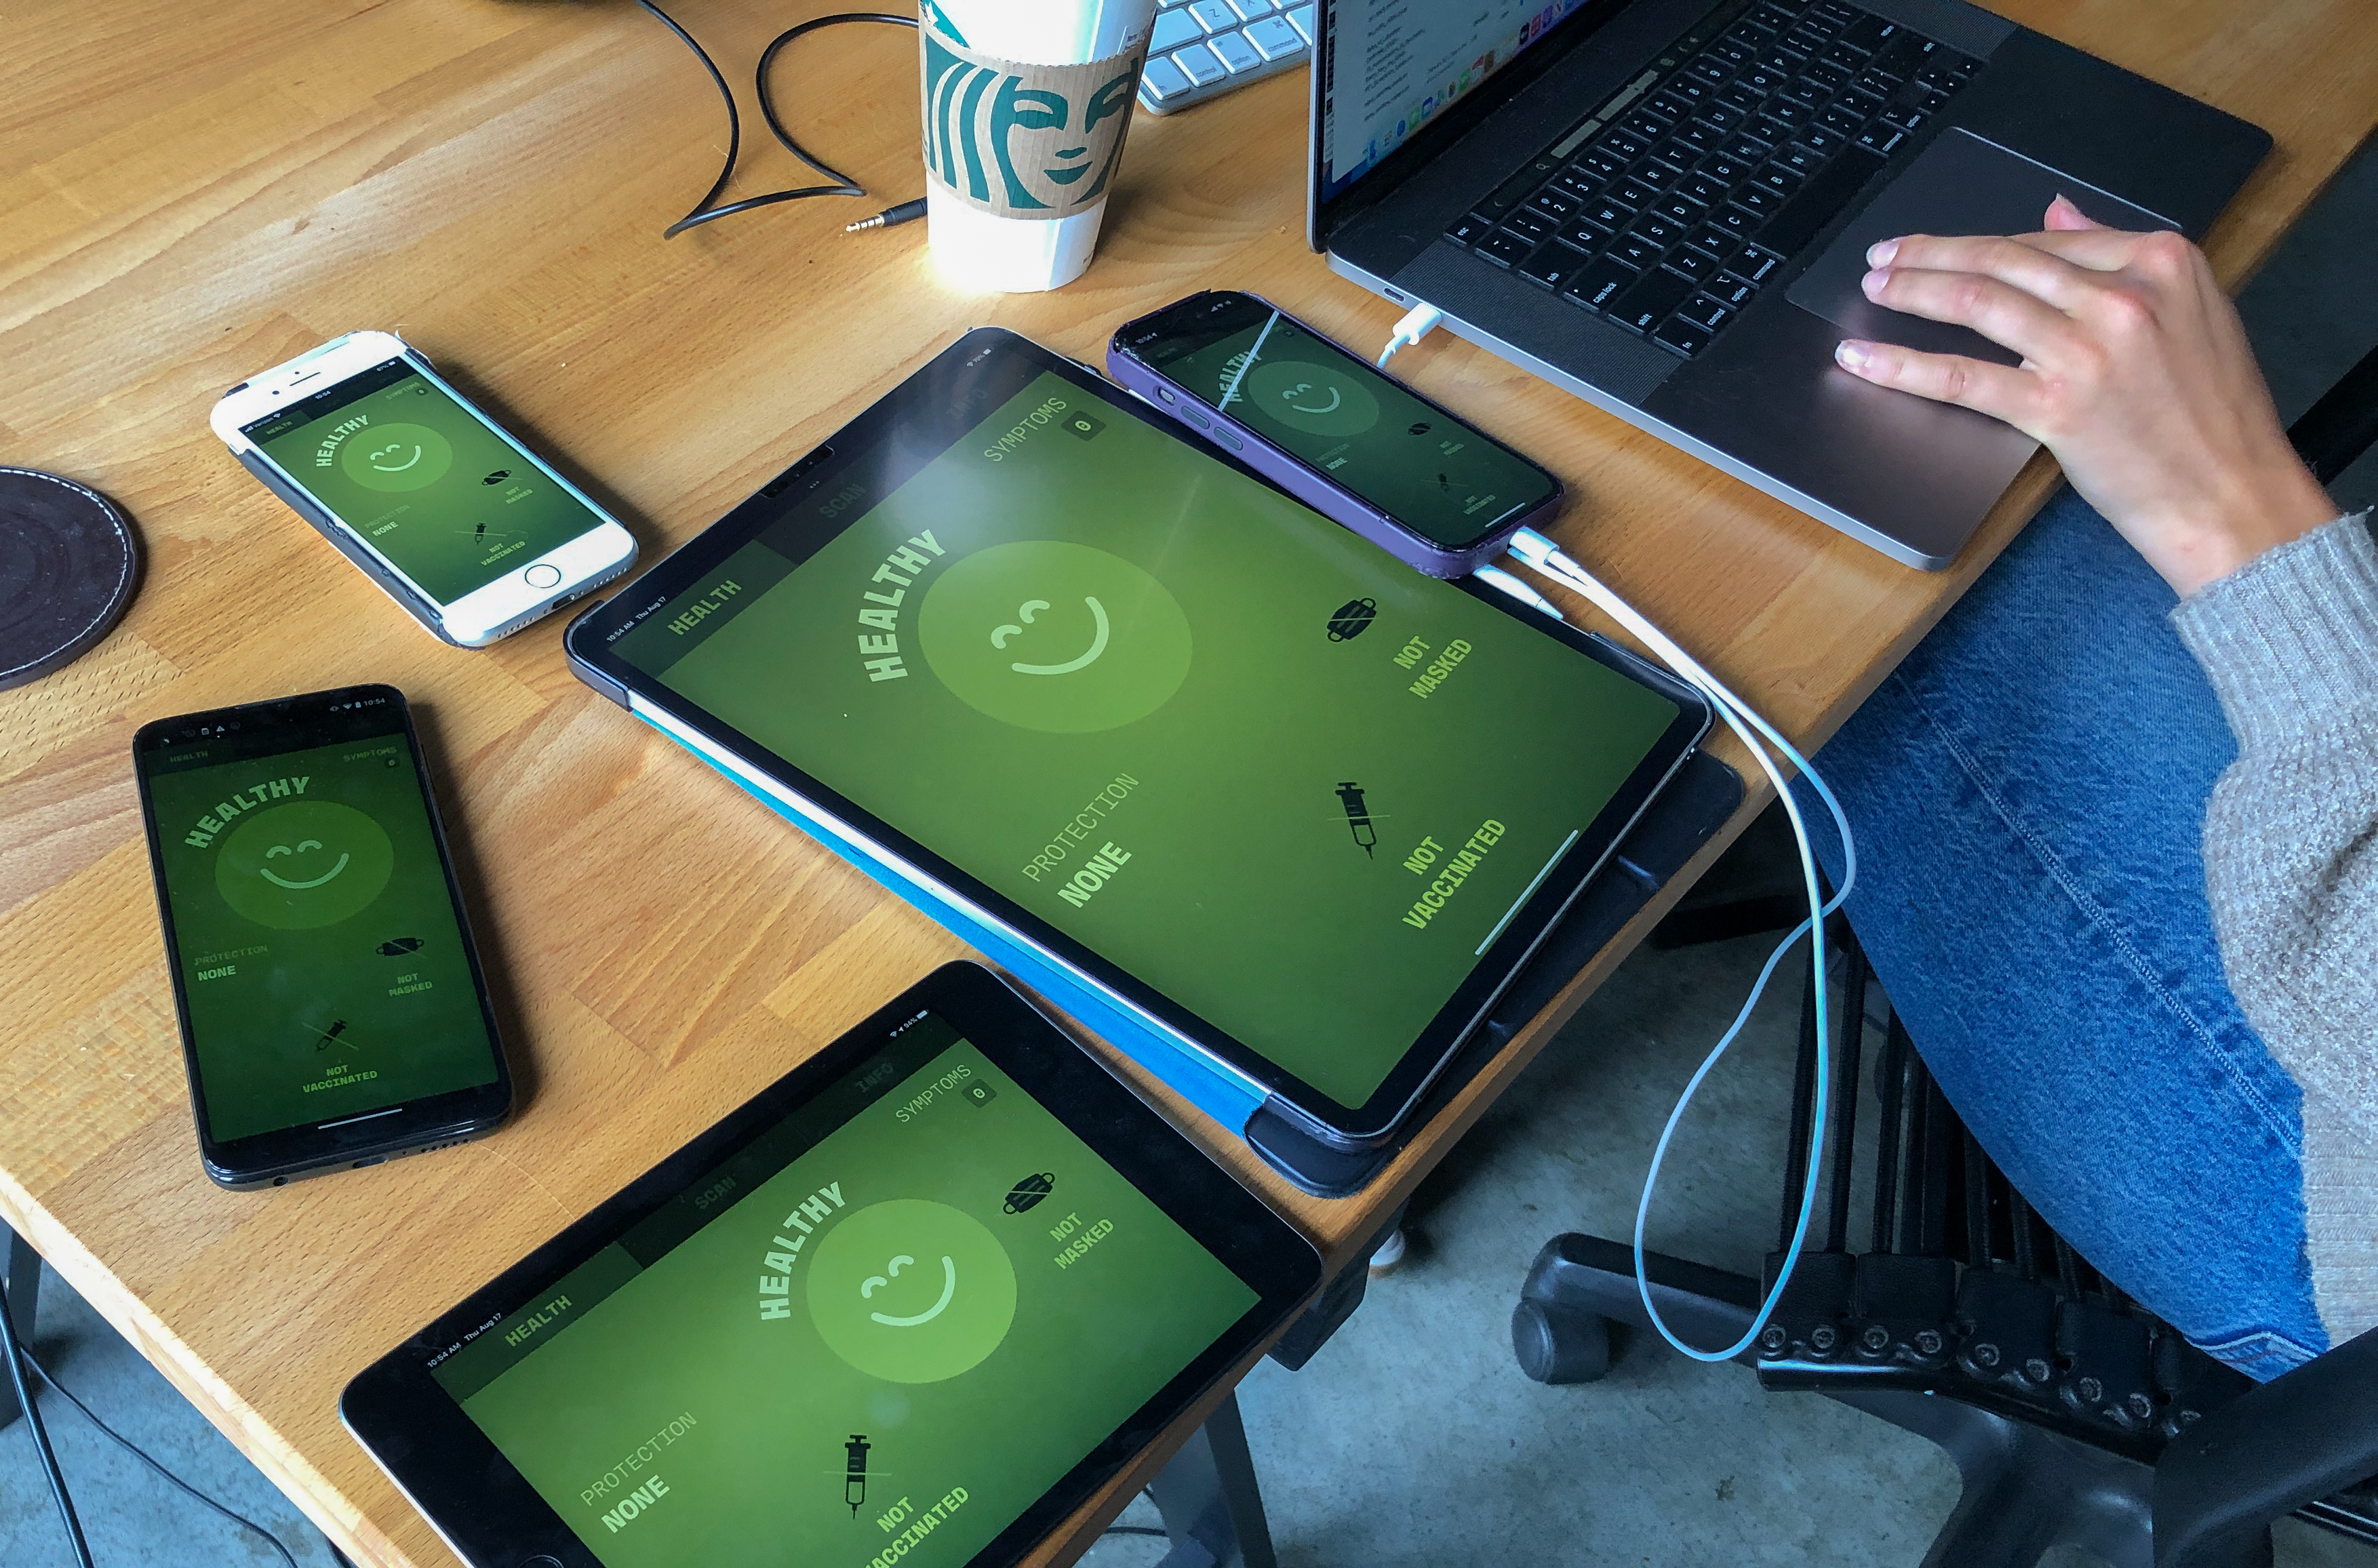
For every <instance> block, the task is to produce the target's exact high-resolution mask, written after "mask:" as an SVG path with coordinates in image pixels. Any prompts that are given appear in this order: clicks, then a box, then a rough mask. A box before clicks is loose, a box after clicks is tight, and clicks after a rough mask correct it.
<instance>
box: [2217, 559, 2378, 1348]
mask: <svg viewBox="0 0 2378 1568" xmlns="http://www.w3.org/2000/svg"><path fill="white" fill-rule="evenodd" d="M2172 622H2173V624H2174V626H2175V627H2177V628H2178V629H2179V632H2180V638H2181V640H2183V641H2185V642H2186V643H2187V645H2188V648H2189V651H2190V652H2192V653H2194V654H2195V655H2196V659H2197V662H2198V663H2199V664H2203V665H2204V673H2205V674H2206V676H2209V677H2210V678H2211V680H2212V683H2213V688H2214V690H2215V691H2216V693H2218V694H2219V696H2220V699H2221V708H2222V712H2224V713H2226V714H2227V715H2228V720H2229V728H2230V730H2231V731H2232V732H2233V733H2234V734H2235V735H2236V736H2237V737H2238V760H2237V761H2236V762H2235V763H2233V764H2232V765H2231V766H2230V767H2229V769H2228V772H2224V773H2223V774H2222V775H2221V778H2220V781H2219V782H2218V783H2217V784H2216V785H2215V786H2214V790H2213V798H2212V800H2211V802H2210V803H2209V804H2208V805H2207V807H2206V810H2205V818H2204V872H2205V888H2206V892H2207V893H2208V894H2209V895H2210V899H2211V903H2212V907H2213V924H2214V932H2215V935H2216V938H2217V939H2218V940H2219V942H2220V946H2221V960H2222V965H2223V968H2224V969H2225V970H2226V971H2227V974H2228V981H2229V988H2230V990H2231V992H2232V993H2233V994H2234V995H2235V996H2236V997H2237V999H2238V1003H2239V1006H2240V1009H2241V1010H2243V1011H2244V1012H2245V1014H2246V1017H2247V1019H2248V1021H2249V1022H2251V1023H2252V1024H2253V1025H2254V1028H2255V1030H2256V1032H2257V1033H2259V1034H2260V1035H2262V1037H2263V1042H2264V1045H2266V1046H2268V1047H2270V1051H2271V1054H2272V1056H2273V1057H2275V1058H2276V1059H2277V1060H2278V1062H2279V1064H2280V1065H2281V1066H2282V1067H2284V1068H2286V1069H2287V1070H2288V1073H2289V1074H2290V1075H2291V1076H2293V1077H2294V1079H2295V1081H2296V1082H2297V1083H2298V1084H2300V1086H2301V1087H2302V1090H2303V1117H2304V1145H2303V1172H2304V1205H2305V1219H2306V1231H2307V1238H2308V1243H2309V1244H2308V1248H2307V1251H2308V1252H2309V1254H2310V1258H2311V1263H2312V1288H2313V1294H2314V1297H2315V1299H2316V1300H2317V1302H2318V1305H2319V1307H2320V1311H2321V1317H2322V1320H2323V1322H2324V1323H2325V1324H2326V1325H2327V1327H2328V1330H2329V1333H2330V1335H2331V1337H2332V1338H2333V1339H2336V1340H2339V1341H2341V1340H2342V1339H2344V1338H2345V1337H2346V1336H2348V1335H2352V1334H2355V1333H2358V1332H2360V1330H2362V1329H2365V1328H2368V1327H2370V1326H2372V1324H2373V1323H2378V546H2373V545H2372V538H2371V533H2370V527H2369V521H2368V514H2367V513H2364V514H2361V515H2360V516H2356V517H2348V518H2340V519H2338V520H2337V521H2335V522H2332V523H2330V524H2328V525H2327V526H2326V527H2324V528H2322V529H2319V530H2317V531H2316V532H2314V533H2310V534H2307V535H2306V536H2304V537H2303V538H2301V539H2299V540H2296V541H2295V542H2294V543H2292V544H2288V545H2282V546H2280V547H2279V548H2278V549H2276V550H2273V551H2271V552H2270V553H2268V554H2267V555H2264V556H2263V557H2260V558H2259V559H2257V560H2255V561H2253V562H2252V563H2251V564H2250V565H2248V566H2246V567H2245V568H2243V569H2240V571H2238V572H2236V573H2234V574H2233V575H2231V576H2229V577H2228V578H2225V579H2223V580H2222V581H2219V582H2216V583H2213V584H2211V585H2210V586H2208V587H2206V588H2204V590H2202V591H2201V592H2198V593H2197V594H2196V595H2195V596H2194V597H2192V598H2190V599H2188V600H2186V601H2184V602H2183V603H2181V604H2180V606H2179V608H2177V609H2175V610H2174V611H2173V612H2172Z"/></svg>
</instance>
